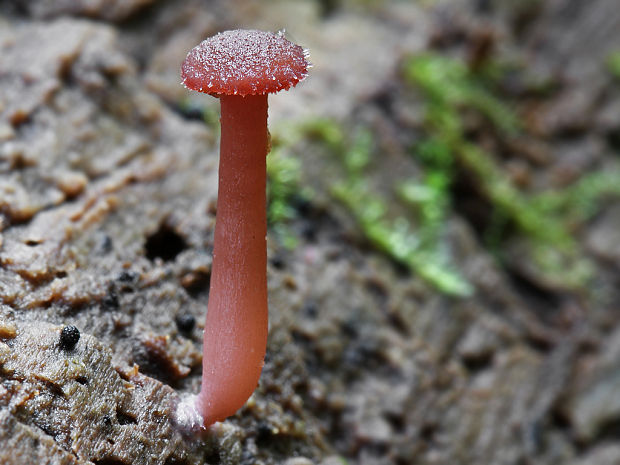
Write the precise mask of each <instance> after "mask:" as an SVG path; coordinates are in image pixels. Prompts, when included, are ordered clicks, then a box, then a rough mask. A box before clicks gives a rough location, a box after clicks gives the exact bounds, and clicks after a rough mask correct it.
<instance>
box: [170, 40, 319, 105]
mask: <svg viewBox="0 0 620 465" xmlns="http://www.w3.org/2000/svg"><path fill="white" fill-rule="evenodd" d="M307 55H308V53H307V51H306V50H304V49H303V48H302V47H300V46H299V45H296V44H294V43H292V42H290V41H289V40H287V39H286V38H285V37H284V35H283V34H281V33H277V34H274V33H272V32H264V31H257V30H234V31H225V32H220V33H219V34H216V35H215V36H213V37H210V38H208V39H206V40H204V41H202V42H201V43H200V44H199V45H197V46H196V47H194V48H193V49H192V50H190V52H189V53H188V54H187V57H186V58H185V61H184V62H183V65H182V66H181V78H182V79H183V84H184V85H185V87H187V88H189V89H192V90H199V91H202V89H203V88H205V87H207V88H208V89H209V90H208V92H207V93H209V94H212V95H217V94H224V95H259V94H267V93H272V92H278V91H280V90H286V89H290V88H291V87H293V86H295V85H296V84H297V83H298V82H299V81H301V80H303V79H304V78H305V77H306V76H307V74H308V68H309V67H310V63H309V62H308V60H307Z"/></svg>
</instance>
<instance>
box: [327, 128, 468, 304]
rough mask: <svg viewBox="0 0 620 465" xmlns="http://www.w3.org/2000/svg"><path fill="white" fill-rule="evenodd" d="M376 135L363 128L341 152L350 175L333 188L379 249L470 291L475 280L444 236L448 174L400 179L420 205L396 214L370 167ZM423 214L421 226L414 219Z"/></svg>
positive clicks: (436, 282)
mask: <svg viewBox="0 0 620 465" xmlns="http://www.w3.org/2000/svg"><path fill="white" fill-rule="evenodd" d="M373 145H374V144H373V139H372V135H371V133H370V132H369V131H367V130H364V129H361V130H359V131H357V133H355V135H354V137H353V139H352V141H351V143H350V144H349V145H348V146H345V147H344V149H343V150H340V151H338V152H336V153H337V154H338V156H339V157H340V159H341V161H342V164H343V166H344V168H345V179H344V180H342V181H341V182H338V183H336V184H334V185H333V186H332V194H333V195H334V196H335V197H336V198H337V199H338V200H339V201H341V202H342V203H343V205H345V206H346V207H347V208H348V209H349V211H350V212H351V213H352V214H353V216H354V217H355V219H356V220H357V222H358V224H359V225H360V228H361V230H362V232H363V233H364V235H365V237H366V238H367V239H368V240H369V241H370V242H371V243H372V244H373V245H374V246H375V247H377V248H378V249H379V250H381V251H383V252H385V253H386V254H388V255H389V256H390V257H392V258H393V259H395V260H396V261H398V262H400V263H402V264H404V265H405V266H407V267H409V268H410V269H412V270H413V271H414V272H415V273H416V274H418V275H419V276H421V277H422V278H423V279H425V280H426V281H428V282H429V283H431V284H432V285H433V286H435V287H436V288H437V289H439V290H440V291H442V292H444V293H446V294H451V295H457V296H467V295H470V294H471V292H472V287H471V285H470V284H469V283H468V282H467V281H466V280H465V279H464V278H463V277H462V276H461V274H460V273H459V272H458V271H457V270H456V268H455V267H454V266H452V265H451V263H450V255H449V254H448V253H447V249H446V248H445V247H442V246H443V245H445V244H443V243H442V242H441V240H440V237H441V231H442V229H443V226H444V221H443V220H444V218H445V207H446V203H445V202H443V201H442V199H443V200H445V199H446V198H445V195H444V194H443V190H444V188H443V184H444V183H445V180H443V179H442V178H441V176H437V175H436V174H437V173H431V174H429V176H427V178H426V179H425V180H424V182H423V183H417V182H414V181H413V180H405V181H403V182H402V183H400V184H397V187H396V194H398V197H399V198H400V199H401V200H404V201H405V202H406V203H408V204H410V205H413V206H415V207H417V208H416V209H414V210H413V211H412V212H411V213H412V214H411V218H408V217H406V216H403V215H399V216H396V217H393V215H390V212H389V208H388V207H387V205H388V199H387V198H386V197H385V196H384V195H381V194H380V193H378V192H376V191H375V190H373V188H372V187H371V185H370V177H369V175H368V174H367V172H366V171H367V168H368V166H369V164H370V161H371V156H372V154H373V152H374V146H373ZM414 217H415V218H416V219H417V227H414V225H413V224H412V223H411V220H412V219H413V218H414Z"/></svg>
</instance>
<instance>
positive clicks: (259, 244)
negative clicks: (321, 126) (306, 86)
mask: <svg viewBox="0 0 620 465" xmlns="http://www.w3.org/2000/svg"><path fill="white" fill-rule="evenodd" d="M220 103H221V108H222V116H221V123H222V138H221V143H220V144H221V145H220V167H219V186H218V201H217V219H216V224H215V238H214V246H213V247H214V248H213V268H212V273H211V289H210V292H209V308H208V312H207V319H206V323H205V331H204V349H203V351H204V352H203V354H204V355H203V361H202V370H203V372H202V387H201V390H200V394H199V395H198V398H197V400H196V406H197V408H198V410H199V412H200V413H201V414H202V416H203V418H204V425H205V426H209V425H211V424H212V423H214V422H216V421H221V420H224V419H225V418H226V417H228V416H230V415H233V414H234V413H235V412H236V411H237V410H238V409H239V408H240V407H242V406H243V404H244V403H245V402H246V400H247V399H248V398H249V397H250V395H251V394H252V392H254V389H255V388H256V386H257V384H258V379H259V377H260V373H261V370H262V367H263V363H264V358H265V351H266V346H267V317H268V312H267V277H266V269H267V250H266V239H265V238H266V234H267V222H266V192H265V182H266V180H265V178H266V156H267V149H268V132H267V95H254V96H246V97H241V96H221V97H220Z"/></svg>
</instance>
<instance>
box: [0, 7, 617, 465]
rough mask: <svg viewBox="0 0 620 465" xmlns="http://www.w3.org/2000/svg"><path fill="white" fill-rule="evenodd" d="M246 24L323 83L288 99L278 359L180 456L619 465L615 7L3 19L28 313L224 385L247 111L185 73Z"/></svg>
mask: <svg viewBox="0 0 620 465" xmlns="http://www.w3.org/2000/svg"><path fill="white" fill-rule="evenodd" d="M234 28H256V29H263V30H270V31H280V30H284V31H285V32H286V36H287V38H289V40H291V41H293V42H295V43H298V44H300V45H302V46H303V47H305V48H307V49H309V51H310V61H311V62H312V63H313V68H312V69H311V72H310V76H309V77H308V78H307V79H306V80H305V81H304V82H302V83H301V84H299V85H298V86H297V87H296V88H295V89H292V90H290V91H289V92H282V93H280V94H277V95H273V96H270V110H269V115H270V121H269V124H270V132H271V138H272V140H271V142H272V151H271V153H270V155H269V156H268V159H267V173H268V178H269V181H268V223H269V234H268V244H269V251H268V253H269V257H270V264H269V281H270V284H269V286H270V302H271V309H270V312H271V318H272V322H271V332H270V342H269V348H268V359H267V361H266V365H265V370H264V374H263V380H262V381H261V386H260V387H259V388H258V390H257V393H256V394H255V399H254V398H253V401H252V402H251V403H250V405H249V406H248V407H246V409H245V410H242V411H241V412H240V413H239V414H238V415H237V416H236V417H234V418H233V419H231V420H229V422H227V424H229V425H228V426H227V428H229V429H227V430H225V433H222V432H221V434H220V435H219V436H217V438H216V439H213V440H212V441H211V443H209V442H207V445H206V446H205V445H200V447H199V452H196V453H194V452H192V454H194V455H191V454H190V455H187V456H182V457H185V458H184V459H183V460H186V461H185V462H184V461H181V459H178V458H175V459H174V460H177V459H178V460H179V461H174V460H172V459H170V460H172V461H167V462H165V463H166V464H169V465H170V464H172V463H175V464H177V463H178V464H189V463H226V464H229V463H230V464H233V463H244V464H245V463H247V464H250V463H286V464H288V465H308V464H313V463H314V464H322V465H336V464H347V463H349V464H357V463H360V464H396V465H405V464H461V463H462V464H470V463H471V464H474V463H476V464H478V463H488V464H523V465H525V464H533V463H536V464H560V463H567V464H574V465H578V464H579V465H582V464H583V465H585V464H588V465H599V464H600V465H604V464H612V463H620V364H619V362H618V360H620V318H619V315H620V305H619V302H620V287H619V286H620V202H619V199H620V9H619V8H618V4H617V1H616V0H590V1H587V2H586V1H582V0H521V1H518V0H418V1H415V0H410V1H405V0H374V1H373V0H265V1H258V0H255V1H252V0H209V1H206V0H200V1H199V0H186V1H181V0H177V1H173V0H107V1H106V0H100V1H97V0H29V1H27V2H22V1H19V0H0V231H2V236H0V244H2V246H3V248H2V249H1V252H0V263H1V264H2V268H1V270H0V280H1V281H0V293H2V297H1V298H0V302H1V303H2V305H3V308H4V310H3V312H4V313H0V315H5V317H6V318H7V319H10V320H13V319H15V321H18V322H19V321H29V322H35V323H36V322H45V323H50V324H65V323H67V322H68V321H70V322H72V323H75V324H78V326H79V327H80V329H81V330H82V331H83V332H85V333H88V334H92V335H93V336H94V337H96V338H97V339H98V340H99V341H100V342H101V344H102V345H103V346H104V347H105V350H109V351H110V353H111V354H112V359H113V362H112V363H113V365H114V366H115V367H117V371H119V370H120V371H122V370H121V369H120V368H118V367H119V366H131V365H132V364H137V365H139V366H140V372H141V373H144V374H145V375H147V376H148V377H150V378H153V379H155V380H157V382H159V383H161V384H163V385H166V386H170V387H172V388H175V389H176V390H177V391H179V392H186V391H187V392H192V391H193V392H195V391H196V390H197V383H198V381H199V379H200V353H199V349H200V344H201V339H200V332H199V329H200V325H201V321H203V318H204V316H203V312H204V307H205V306H206V303H207V301H208V292H206V291H205V289H206V288H208V277H209V271H210V255H209V254H210V252H211V249H210V247H211V240H212V225H213V221H214V218H215V213H216V212H215V196H216V191H215V179H216V178H215V174H216V167H217V150H218V145H217V138H218V134H219V104H218V101H217V99H215V98H213V97H210V96H207V95H201V94H198V93H195V92H193V93H190V92H188V91H187V90H185V89H184V88H183V87H182V86H181V85H180V77H179V67H180V64H181V62H182V61H183V59H184V57H185V55H186V53H187V52H188V51H189V50H190V49H191V48H192V47H193V46H195V45H196V44H198V43H199V42H200V41H201V40H203V39H204V38H205V37H208V36H210V35H213V34H215V33H216V32H218V31H222V30H227V29H234ZM111 194H113V196H112V197H111V196H110V195H111ZM76 208H77V209H78V210H79V212H80V213H79V214H78V213H76V212H75V211H76V210H75V209H76ZM76 215H77V217H78V219H75V218H76ZM67 218H70V219H71V221H69V220H67ZM67 224H70V225H72V226H71V228H74V229H73V230H71V232H68V231H69V230H70V228H69V226H67ZM67 228H69V229H67ZM59 237H61V239H58V238H59ZM106 238H107V239H106ZM106 244H107V245H106ZM111 244H113V245H111ZM106 247H107V248H108V252H109V253H108V252H105V253H103V252H101V251H102V250H104V249H106ZM121 268H122V269H124V270H126V272H130V271H131V272H134V273H135V276H134V277H130V278H128V277H127V276H125V279H124V282H125V283H127V282H129V283H130V285H131V286H134V287H132V288H131V292H129V291H123V290H122V289H124V288H123V287H122V286H125V284H123V285H119V284H114V285H112V284H110V283H111V282H115V283H118V279H120V278H118V270H119V269H121ZM114 280H116V281H114ZM132 280H133V281H132ZM121 281H123V280H121ZM115 286H116V287H115ZM118 286H121V287H118ZM112 288H113V289H115V291H114V292H111V291H110V289H112ZM111 296H112V297H111ZM106 299H107V300H106ZM110 299H112V300H110ZM115 299H116V300H115ZM136 302H140V303H136ZM110 307H112V310H110ZM128 309H130V311H129V312H128ZM162 309H165V310H162ZM110 312H112V313H110ZM110 315H116V316H114V317H111V316H110ZM127 315H128V316H127ZM153 315H157V316H156V317H155V316H153ZM179 315H190V316H191V318H194V323H192V325H191V328H190V334H189V335H188V334H187V331H185V333H184V330H183V328H181V327H179V323H178V322H179V318H178V317H179ZM108 318H112V319H114V318H116V320H114V322H112V320H110V321H108V320H107V319H108ZM117 320H118V321H121V320H122V321H123V322H122V323H118V321H117ZM119 324H120V325H121V326H123V328H124V329H123V331H124V333H123V334H119V333H118V331H117V330H118V328H117V327H116V326H118V325H119ZM194 324H196V325H197V329H196V330H195V331H194V333H191V331H193V329H192V328H194ZM115 325H116V326H115ZM181 326H182V325H181ZM115 328H116V329H115ZM145 334H147V336H144V335H145ZM158 337H164V338H168V339H166V342H165V344H164V347H163V348H162V347H159V346H158V347H159V348H158V349H157V350H156V349H153V340H158V341H159V339H157V338H158ZM162 360H164V362H165V363H164V362H162ZM175 364H176V365H175ZM0 365H1V364H0ZM170 366H172V367H175V366H176V368H174V369H173V370H172V373H173V374H172V375H170V370H171V368H170ZM179 367H180V368H179ZM24 370H25V371H24V372H25V373H30V372H29V371H28V370H27V369H24ZM174 370H176V371H174ZM120 371H119V373H120ZM0 373H1V372H0ZM2 376H3V378H2V379H5V380H6V379H9V378H10V377H8V375H7V374H6V373H4V374H3V375H2ZM25 376H26V377H27V376H30V375H28V374H27V375H25ZM33 376H34V375H33ZM85 395H88V394H85ZM1 397H2V395H1V392H0V398H1ZM7 402H9V401H8V400H7ZM0 405H4V404H0ZM6 405H9V403H7V404H6ZM11 415H17V416H19V415H18V414H17V413H15V411H14V410H12V411H11ZM47 415H48V417H49V418H56V420H57V419H58V417H57V415H60V414H59V413H58V412H57V411H54V410H53V409H52V410H51V411H50V412H48V414H47ZM20 418H21V420H20V421H22V422H23V423H24V424H26V425H29V426H30V427H33V428H35V427H38V428H39V429H41V426H40V425H41V422H42V420H41V419H40V418H38V417H37V415H35V414H34V413H32V412H30V413H27V412H26V413H23V414H22V417H20ZM49 418H48V420H47V421H49ZM56 420H54V421H56ZM65 421H66V422H69V423H71V421H72V420H71V419H70V418H69V419H67V418H65ZM140 421H142V420H140ZM52 423H53V422H52ZM138 423H140V422H138ZM71 424H72V423H71ZM76 428H77V426H76ZM81 428H84V430H81V431H85V430H88V426H87V425H83V426H82V427H81ZM35 429H36V428H35ZM52 429H53V428H52ZM144 434H145V435H147V436H148V434H147V433H144ZM152 434H154V435H156V434H158V433H152ZM0 437H1V436H0ZM51 437H55V439H54V441H55V443H56V444H57V445H58V446H59V447H60V448H61V449H64V450H71V449H72V447H73V446H72V442H71V440H70V439H68V438H65V437H60V439H59V436H58V435H57V434H56V435H54V434H52V435H51ZM63 438H64V439H63ZM201 444H202V443H201ZM46 447H47V446H46ZM49 447H50V448H51V447H52V446H51V445H50V446H49ZM149 447H150V446H149ZM153 447H155V446H153ZM179 447H181V446H179ZM73 450H75V447H73ZM106 450H107V449H106ZM204 450H208V451H210V452H208V453H205V452H204ZM213 450H215V452H213ZM89 454H90V452H89V451H88V450H86V448H84V449H79V448H78V452H77V453H76V456H77V459H78V460H80V461H82V460H83V461H85V462H79V463H90V462H88V461H89V460H91V461H92V462H94V463H97V464H99V465H103V464H106V465H109V464H112V465H119V464H123V463H159V462H157V461H149V460H147V459H137V458H136V456H134V455H131V454H130V453H129V452H128V453H127V454H125V455H123V454H124V452H123V451H121V450H120V449H119V450H116V451H115V452H114V454H112V453H111V452H110V453H108V452H106V453H101V454H100V455H98V456H97V457H95V456H94V455H89ZM106 454H108V455H106ZM205 454H206V455H205ZM127 457H130V458H131V457H133V458H131V460H134V461H135V460H138V462H128V461H126V460H130V459H129V458H127ZM162 457H163V456H162ZM170 457H172V455H170ZM188 457H189V458H188ZM196 457H198V458H196ZM106 460H108V461H106ZM114 460H116V461H114ZM140 460H142V462H140ZM162 460H163V459H162ZM15 463H17V462H15ZM161 463H164V462H161Z"/></svg>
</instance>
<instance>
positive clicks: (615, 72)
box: [607, 51, 620, 79]
mask: <svg viewBox="0 0 620 465" xmlns="http://www.w3.org/2000/svg"><path fill="white" fill-rule="evenodd" d="M607 69H608V70H609V72H610V73H611V74H612V76H614V77H615V78H617V79H620V51H615V52H612V53H611V54H610V55H609V56H608V57H607Z"/></svg>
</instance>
